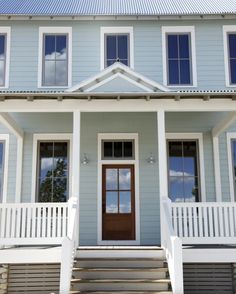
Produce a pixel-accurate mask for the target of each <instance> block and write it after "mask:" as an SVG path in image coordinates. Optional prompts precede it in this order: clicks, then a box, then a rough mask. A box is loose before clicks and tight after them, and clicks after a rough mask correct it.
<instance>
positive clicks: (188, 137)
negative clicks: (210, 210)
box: [166, 133, 206, 202]
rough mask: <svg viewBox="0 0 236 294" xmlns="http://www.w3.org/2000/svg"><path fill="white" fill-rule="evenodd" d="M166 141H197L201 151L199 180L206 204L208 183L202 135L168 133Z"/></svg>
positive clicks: (202, 196) (202, 199)
mask: <svg viewBox="0 0 236 294" xmlns="http://www.w3.org/2000/svg"><path fill="white" fill-rule="evenodd" d="M166 140H197V141H198V151H199V158H198V160H199V179H200V186H201V190H200V191H201V199H200V200H201V202H206V183H205V166H204V145H203V134H202V133H166Z"/></svg>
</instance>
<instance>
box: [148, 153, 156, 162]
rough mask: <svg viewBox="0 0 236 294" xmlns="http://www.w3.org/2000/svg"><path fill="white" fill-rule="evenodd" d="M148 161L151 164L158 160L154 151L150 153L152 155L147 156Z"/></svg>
mask: <svg viewBox="0 0 236 294" xmlns="http://www.w3.org/2000/svg"><path fill="white" fill-rule="evenodd" d="M147 162H148V163H150V164H154V163H155V162H156V159H155V157H154V155H153V154H152V153H150V156H149V157H148V158H147Z"/></svg>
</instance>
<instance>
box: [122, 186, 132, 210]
mask: <svg viewBox="0 0 236 294" xmlns="http://www.w3.org/2000/svg"><path fill="white" fill-rule="evenodd" d="M119 212H120V213H131V192H127V191H125V192H120V207H119Z"/></svg>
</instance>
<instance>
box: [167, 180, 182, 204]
mask: <svg viewBox="0 0 236 294" xmlns="http://www.w3.org/2000/svg"><path fill="white" fill-rule="evenodd" d="M169 185H170V199H171V200H172V201H173V202H184V189H183V188H184V182H183V178H182V177H171V178H170V184H169Z"/></svg>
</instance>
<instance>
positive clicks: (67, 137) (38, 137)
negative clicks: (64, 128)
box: [31, 133, 73, 203]
mask: <svg viewBox="0 0 236 294" xmlns="http://www.w3.org/2000/svg"><path fill="white" fill-rule="evenodd" d="M72 138H73V135H72V134H69V133H63V134H62V133H61V134H45V133H43V134H34V135H33V157H32V183H31V187H32V189H31V202H32V203H35V202H36V199H37V191H36V187H37V168H38V142H40V141H48V142H51V141H52V142H53V141H57V140H58V141H69V144H70V146H69V150H68V151H69V182H68V187H69V195H68V199H69V198H70V197H71V195H72V190H71V186H72V185H71V183H72V143H73V142H72Z"/></svg>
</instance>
